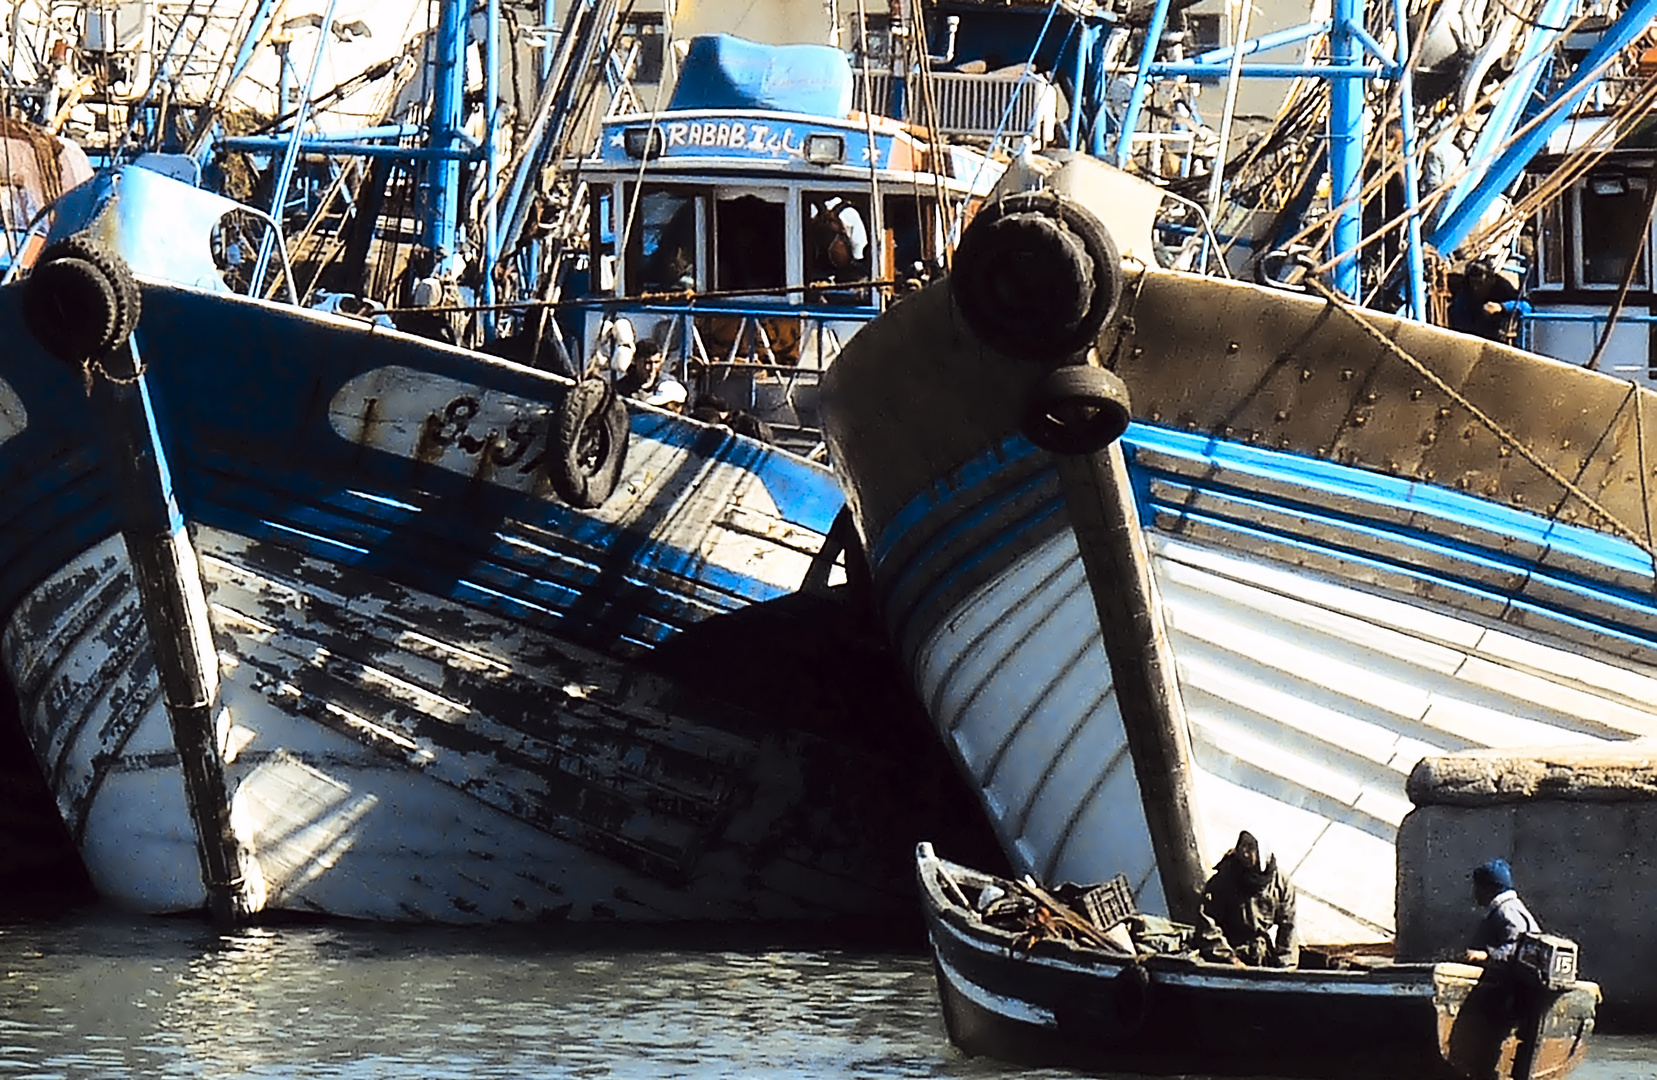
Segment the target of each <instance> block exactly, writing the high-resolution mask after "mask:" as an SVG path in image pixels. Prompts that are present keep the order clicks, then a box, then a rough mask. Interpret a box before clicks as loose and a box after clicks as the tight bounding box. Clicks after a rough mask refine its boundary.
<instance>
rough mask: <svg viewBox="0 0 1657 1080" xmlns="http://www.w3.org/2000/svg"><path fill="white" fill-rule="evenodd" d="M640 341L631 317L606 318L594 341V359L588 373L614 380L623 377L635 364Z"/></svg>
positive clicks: (588, 367) (589, 365)
mask: <svg viewBox="0 0 1657 1080" xmlns="http://www.w3.org/2000/svg"><path fill="white" fill-rule="evenodd" d="M638 342H639V335H638V331H636V330H634V329H633V321H632V320H631V319H623V318H615V319H605V320H604V323H603V325H601V326H600V327H599V328H598V340H596V341H594V342H593V359H592V363H590V364H588V365H587V374H588V375H600V376H603V377H605V378H608V379H610V380H612V381H613V380H615V379H619V378H621V377H622V376H623V375H625V374H627V372H628V371H629V370H630V369H631V368H632V366H633V355H634V353H635V352H637V351H638Z"/></svg>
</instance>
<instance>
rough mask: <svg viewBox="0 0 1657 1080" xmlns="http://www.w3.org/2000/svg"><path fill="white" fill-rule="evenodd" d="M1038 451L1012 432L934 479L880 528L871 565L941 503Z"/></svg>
mask: <svg viewBox="0 0 1657 1080" xmlns="http://www.w3.org/2000/svg"><path fill="white" fill-rule="evenodd" d="M1037 453H1040V451H1039V450H1037V449H1036V447H1035V446H1034V444H1032V443H1031V442H1030V441H1029V440H1028V439H1026V438H1024V437H1023V436H1021V435H1014V436H1012V437H1010V438H1007V439H1004V440H1002V442H1001V443H1000V444H999V445H997V446H994V447H991V448H990V449H989V450H986V451H985V452H984V453H982V454H979V455H978V456H977V457H975V458H973V459H972V460H970V461H968V462H966V463H965V464H964V465H961V466H960V467H959V468H957V469H956V470H954V472H953V473H952V474H951V475H950V476H948V477H940V478H939V479H937V480H934V481H933V482H932V484H931V486H930V487H928V488H927V489H926V490H925V491H923V492H921V493H920V494H919V495H916V496H915V497H914V498H913V499H911V500H909V502H907V503H905V504H904V506H903V509H901V510H899V511H898V512H897V513H896V514H894V515H893V516H892V520H891V521H889V522H887V524H886V527H885V528H884V529H882V530H881V531H880V538H879V539H878V540H876V541H875V543H874V545H873V549H872V550H871V551H870V552H869V562H870V564H871V565H873V566H879V565H880V564H881V562H882V561H883V560H884V559H885V558H886V556H887V555H888V554H889V553H890V552H891V550H892V546H893V545H894V544H896V543H897V542H898V541H899V540H901V539H902V538H903V536H904V534H906V533H907V532H908V531H909V530H910V529H913V528H915V527H916V526H917V525H919V524H920V523H921V522H922V521H924V520H926V519H927V518H928V517H930V516H931V514H932V513H933V511H935V510H937V509H938V508H939V507H940V506H941V505H942V504H944V503H946V502H949V501H951V500H953V499H956V498H958V497H959V496H961V495H962V494H964V493H966V492H970V491H972V490H973V489H974V488H977V487H979V486H981V485H983V484H985V483H987V482H988V481H990V480H992V479H993V478H994V477H995V476H996V475H997V474H998V473H1000V472H1001V470H1002V469H1004V468H1006V467H1007V466H1008V465H1011V464H1013V463H1014V462H1017V461H1020V460H1022V459H1024V458H1027V457H1029V456H1030V455H1032V454H1037Z"/></svg>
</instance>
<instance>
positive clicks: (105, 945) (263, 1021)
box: [0, 916, 1657, 1080]
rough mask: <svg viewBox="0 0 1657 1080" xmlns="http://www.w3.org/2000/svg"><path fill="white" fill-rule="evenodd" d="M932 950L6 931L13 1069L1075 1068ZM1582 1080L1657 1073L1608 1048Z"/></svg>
mask: <svg viewBox="0 0 1657 1080" xmlns="http://www.w3.org/2000/svg"><path fill="white" fill-rule="evenodd" d="M935 990H936V988H935V986H934V984H933V982H932V972H931V967H930V964H929V962H928V961H927V959H926V958H925V957H923V956H914V955H893V954H888V953H858V952H843V951H821V950H819V951H810V950H798V949H788V950H780V949H779V950H765V949H759V948H756V949H754V950H731V949H719V948H716V949H691V948H684V947H666V948H663V947H659V946H658V947H650V948H637V947H635V948H626V947H620V946H617V945H616V944H614V943H613V941H612V942H611V943H606V944H592V943H588V944H586V945H582V944H580V943H579V942H578V941H576V940H575V939H572V937H571V936H570V934H569V932H568V931H567V930H560V931H559V932H558V933H556V934H549V933H537V932H534V931H528V930H513V931H510V932H497V931H475V930H468V931H455V930H441V929H421V930H402V929H378V928H372V927H361V926H352V925H337V924H336V925H328V926H305V927H282V928H276V929H258V930H249V931H245V932H242V933H236V934H226V935H220V934H217V933H214V932H213V931H211V930H210V929H208V928H207V927H205V926H203V925H201V924H196V923H189V922H177V921H171V920H129V919H125V918H122V917H110V916H92V917H79V918H76V919H73V920H70V921H65V922H60V923H55V924H51V925H32V924H31V925H20V926H10V927H0V1078H10V1080H47V1078H65V1080H67V1078H77V1080H78V1078H83V1077H86V1078H91V1077H108V1078H112V1080H113V1078H129V1077H130V1078H138V1077H144V1078H148V1077H178V1076H188V1077H196V1076H200V1077H214V1078H220V1077H338V1078H347V1080H367V1078H375V1080H380V1078H403V1077H407V1078H411V1080H412V1078H420V1080H444V1078H453V1080H475V1078H479V1077H514V1078H518V1077H526V1078H527V1077H536V1078H540V1077H548V1078H559V1077H617V1078H634V1077H638V1078H645V1077H649V1078H656V1077H693V1078H703V1077H730V1076H741V1077H744V1078H750V1077H753V1078H766V1077H789V1078H795V1077H809V1078H818V1077H974V1078H980V1077H981V1078H990V1077H1008V1078H1011V1077H1014V1076H1019V1077H1031V1076H1035V1077H1069V1076H1074V1075H1075V1074H1072V1073H1066V1072H1061V1071H1052V1072H1042V1073H1030V1072H1025V1071H1017V1070H1013V1069H1011V1068H1007V1067H1003V1066H1000V1065H997V1064H995V1063H993V1062H986V1061H977V1060H969V1059H966V1058H963V1057H962V1056H961V1055H960V1054H959V1053H958V1052H956V1051H954V1050H953V1049H951V1048H950V1047H949V1046H948V1045H947V1043H946V1041H945V1037H944V1033H943V1025H942V1022H941V1020H940V1018H939V1015H938V1008H937V998H936V993H935ZM1576 1075H1577V1076H1579V1077H1581V1078H1583V1080H1657V1039H1629V1038H1622V1039H1604V1040H1601V1041H1600V1042H1599V1044H1598V1045H1597V1046H1596V1047H1595V1051H1594V1053H1593V1055H1592V1056H1591V1058H1590V1060H1589V1062H1588V1064H1587V1065H1586V1066H1584V1068H1583V1069H1582V1070H1581V1071H1580V1072H1578V1073H1577V1074H1576Z"/></svg>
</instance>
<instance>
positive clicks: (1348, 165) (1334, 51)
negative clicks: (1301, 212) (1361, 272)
mask: <svg viewBox="0 0 1657 1080" xmlns="http://www.w3.org/2000/svg"><path fill="white" fill-rule="evenodd" d="M1244 2H1245V3H1246V2H1247V0H1244ZM1363 15H1364V9H1363V0H1335V10H1334V20H1333V25H1331V26H1330V27H1329V60H1330V62H1331V63H1332V64H1333V65H1334V66H1335V67H1336V68H1337V69H1338V68H1348V67H1353V66H1356V65H1357V63H1358V61H1359V59H1360V58H1361V57H1362V55H1363V49H1362V48H1361V46H1360V45H1359V43H1358V35H1357V33H1355V32H1354V31H1357V32H1359V33H1361V32H1362V30H1363ZM1363 121H1364V91H1363V87H1362V86H1361V85H1360V84H1359V83H1358V81H1357V80H1356V79H1353V78H1350V77H1344V78H1343V77H1340V76H1336V77H1334V78H1332V79H1331V80H1330V84H1329V201H1330V203H1331V204H1332V205H1333V206H1334V207H1335V211H1336V217H1335V233H1334V236H1333V238H1332V243H1331V247H1332V250H1331V252H1330V257H1331V258H1332V259H1338V260H1340V261H1339V262H1336V263H1335V267H1334V271H1333V273H1332V274H1331V279H1332V280H1331V284H1332V285H1334V287H1335V288H1336V289H1338V290H1340V291H1341V292H1343V293H1345V294H1346V295H1347V296H1350V297H1353V298H1356V297H1357V295H1358V257H1357V248H1358V242H1359V241H1360V240H1362V239H1363V204H1362V201H1361V200H1360V199H1359V193H1360V192H1361V191H1362V190H1363V181H1364V140H1363ZM1216 167H1218V163H1216Z"/></svg>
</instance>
